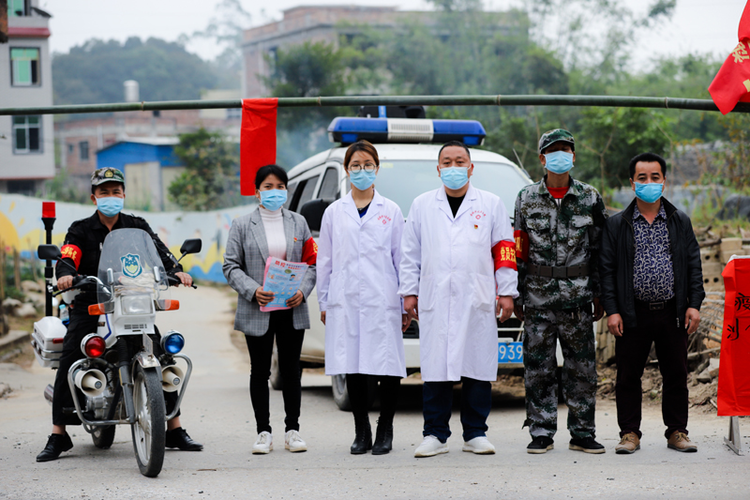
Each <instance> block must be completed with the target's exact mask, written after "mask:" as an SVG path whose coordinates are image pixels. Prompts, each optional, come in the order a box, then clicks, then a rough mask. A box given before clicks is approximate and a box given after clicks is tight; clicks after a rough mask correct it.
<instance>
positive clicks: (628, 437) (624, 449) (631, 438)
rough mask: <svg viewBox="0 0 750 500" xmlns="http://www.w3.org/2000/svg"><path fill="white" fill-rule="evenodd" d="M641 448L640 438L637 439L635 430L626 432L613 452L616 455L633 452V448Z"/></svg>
mask: <svg viewBox="0 0 750 500" xmlns="http://www.w3.org/2000/svg"><path fill="white" fill-rule="evenodd" d="M640 449H641V440H640V439H638V434H636V433H635V432H628V433H627V434H625V435H624V436H623V437H622V439H620V444H618V445H617V446H615V453H617V454H618V455H630V454H632V453H635V450H640Z"/></svg>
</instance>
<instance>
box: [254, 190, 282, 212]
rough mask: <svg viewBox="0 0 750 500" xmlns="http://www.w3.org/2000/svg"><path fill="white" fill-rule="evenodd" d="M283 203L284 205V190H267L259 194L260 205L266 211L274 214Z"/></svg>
mask: <svg viewBox="0 0 750 500" xmlns="http://www.w3.org/2000/svg"><path fill="white" fill-rule="evenodd" d="M284 203H286V189H269V190H268V191H261V192H260V204H261V205H263V206H264V207H265V208H266V210H270V211H271V212H275V211H276V210H278V209H280V208H281V206H282V205H283V204H284Z"/></svg>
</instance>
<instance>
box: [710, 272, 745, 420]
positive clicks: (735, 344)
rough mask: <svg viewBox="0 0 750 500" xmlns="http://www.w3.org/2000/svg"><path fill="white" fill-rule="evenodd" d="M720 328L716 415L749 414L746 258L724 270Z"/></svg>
mask: <svg viewBox="0 0 750 500" xmlns="http://www.w3.org/2000/svg"><path fill="white" fill-rule="evenodd" d="M721 275H722V276H723V277H724V288H725V290H726V295H725V298H724V326H723V329H722V334H721V356H720V359H721V363H720V364H719V389H718V394H717V396H716V400H717V406H718V408H719V409H718V415H719V416H744V415H750V370H748V369H747V360H748V359H750V258H739V259H737V258H735V259H732V260H731V261H729V263H728V264H727V266H726V268H724V271H723V272H722V273H721Z"/></svg>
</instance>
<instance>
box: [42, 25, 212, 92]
mask: <svg viewBox="0 0 750 500" xmlns="http://www.w3.org/2000/svg"><path fill="white" fill-rule="evenodd" d="M52 79H53V89H54V103H55V104H94V103H101V102H122V101H123V100H124V96H123V85H122V84H123V82H124V81H125V80H136V81H137V82H138V83H139V85H140V98H141V100H144V101H161V100H180V99H199V98H200V91H201V90H202V89H213V88H215V87H216V76H215V74H214V71H213V70H212V68H211V66H210V65H209V64H208V63H207V62H205V61H203V60H202V59H201V58H200V57H198V56H196V55H194V54H190V53H189V52H187V51H185V49H184V48H183V47H182V46H181V45H179V44H177V43H171V42H165V41H164V40H160V39H158V38H149V39H148V40H146V41H145V42H142V41H141V39H140V38H137V37H132V38H129V39H128V40H127V41H126V42H125V43H120V42H118V41H116V40H110V41H103V40H96V39H92V40H89V41H88V42H86V43H85V44H83V45H82V46H76V47H73V48H72V49H70V53H68V54H54V56H53V59H52Z"/></svg>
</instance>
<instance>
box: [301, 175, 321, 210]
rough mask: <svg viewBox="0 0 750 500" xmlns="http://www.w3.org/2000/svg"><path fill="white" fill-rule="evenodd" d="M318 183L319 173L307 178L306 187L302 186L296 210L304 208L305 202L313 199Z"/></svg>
mask: <svg viewBox="0 0 750 500" xmlns="http://www.w3.org/2000/svg"><path fill="white" fill-rule="evenodd" d="M316 184H318V176H317V175H316V176H314V177H310V178H309V179H307V181H306V182H305V187H304V188H302V194H301V195H300V197H299V201H298V202H297V208H296V210H295V211H299V209H300V208H302V206H303V205H304V204H305V203H307V202H308V201H310V200H312V197H313V191H315V185H316Z"/></svg>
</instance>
